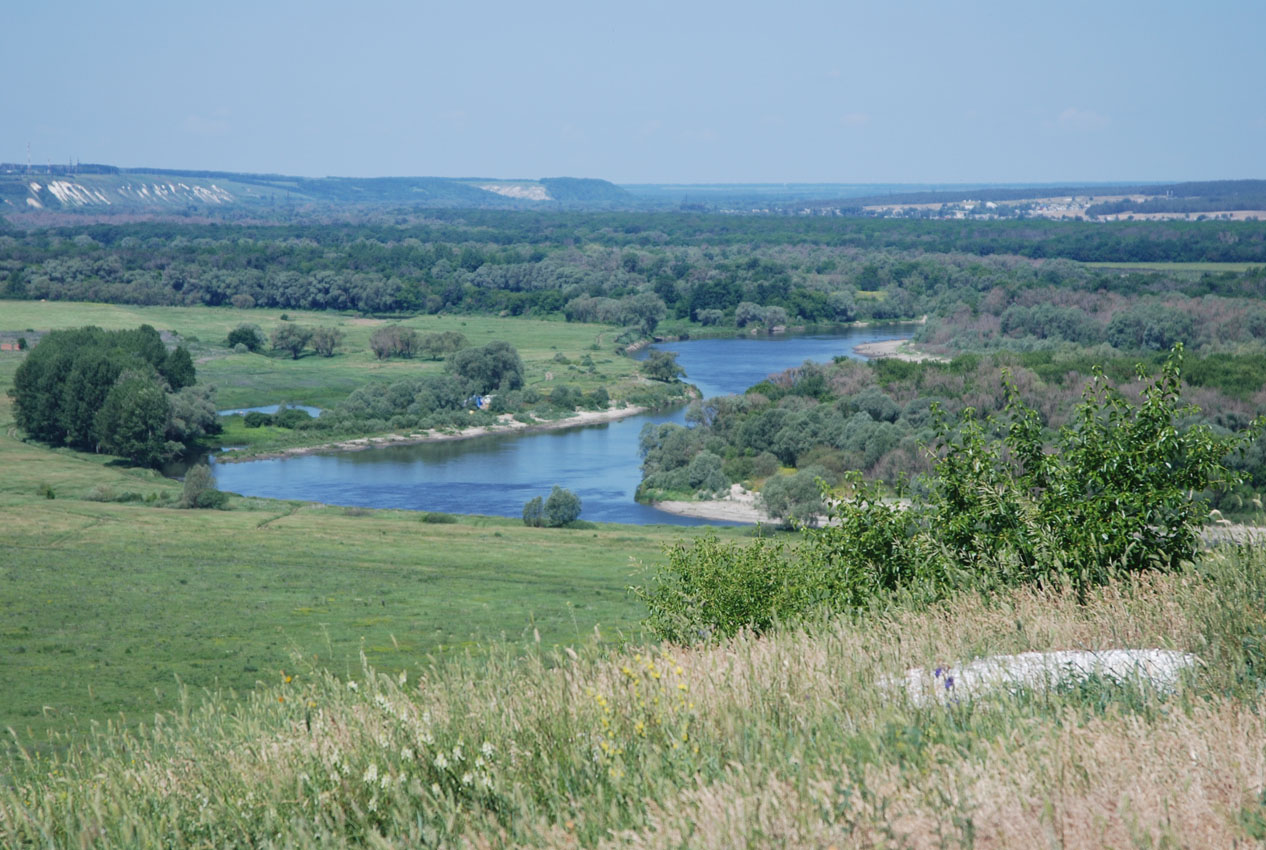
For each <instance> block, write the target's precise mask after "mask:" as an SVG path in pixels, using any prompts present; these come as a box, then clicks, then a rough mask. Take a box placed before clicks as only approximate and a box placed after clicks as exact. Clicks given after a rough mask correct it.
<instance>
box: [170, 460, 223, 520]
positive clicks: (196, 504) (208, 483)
mask: <svg viewBox="0 0 1266 850" xmlns="http://www.w3.org/2000/svg"><path fill="white" fill-rule="evenodd" d="M228 501H229V494H228V493H225V492H223V491H221V490H217V489H215V477H214V476H213V475H212V474H211V467H209V466H207V465H206V464H205V463H199V464H195V465H194V466H191V467H189V471H188V472H186V473H185V482H184V487H183V488H182V490H181V493H180V501H179V502H178V503H177V506H178V507H181V508H214V509H217V510H218V509H223V508H224V506H225V505H227V504H228Z"/></svg>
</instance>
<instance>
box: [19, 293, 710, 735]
mask: <svg viewBox="0 0 1266 850" xmlns="http://www.w3.org/2000/svg"><path fill="white" fill-rule="evenodd" d="M35 306H36V305H19V307H21V308H31V309H33V308H34V307H35ZM38 306H39V307H44V306H49V305H38ZM54 306H61V305H54ZM6 309H7V305H6ZM116 309H118V313H115V312H114V311H115V310H116ZM213 312H215V311H210V310H193V311H187V312H186V311H178V310H177V311H160V312H158V313H156V314H151V313H149V312H147V311H136V312H135V313H134V312H133V311H130V310H127V309H120V308H103V309H102V310H100V311H97V310H95V309H94V308H90V307H87V306H84V308H83V309H82V310H79V309H78V305H77V307H76V308H74V309H73V310H72V311H68V314H63V315H62V316H61V319H62V321H61V324H62V325H70V326H76V325H79V324H82V323H84V322H94V323H96V324H100V325H105V326H108V327H128V326H134V324H135V323H137V322H140V321H149V322H152V323H153V324H154V325H155V326H156V327H172V325H173V323H174V325H176V326H178V327H181V328H182V329H183V330H182V332H185V333H192V334H195V335H196V334H197V333H198V332H199V331H201V332H202V333H207V332H208V330H207V329H208V327H209V324H208V323H210V321H211V320H210V319H208V318H207V316H208V314H211V313H213ZM185 316H189V317H192V319H190V320H189V321H186V322H185V323H184V324H183V325H182V324H181V321H180V320H181V319H182V317H185ZM5 317H6V324H8V323H9V320H10V319H11V317H12V314H10V313H7V312H6V314H5ZM238 318H239V317H237V316H234V317H230V318H227V319H225V320H224V321H223V324H224V326H225V327H231V326H232V325H234V324H236V322H237V320H238ZM193 319H197V320H199V321H201V322H202V324H193ZM19 324H20V325H21V326H23V327H25V326H33V327H40V325H39V323H38V322H35V321H34V320H33V319H32V318H31V316H30V314H24V318H23V320H22V321H21V322H20V323H19ZM43 327H47V325H45V326H43ZM486 327H488V328H492V327H495V322H491V321H490V322H488V323H487V325H486ZM551 328H555V329H559V330H572V331H574V330H575V328H574V327H573V328H568V326H565V325H552V326H551ZM213 329H214V328H213ZM215 332H216V333H218V332H219V331H218V330H217V331H215ZM489 332H491V331H489ZM524 333H525V335H526V332H524ZM582 338H585V337H582V336H581V335H574V336H573V337H571V339H573V340H574V341H576V342H577V344H578V343H579V340H581V339H582ZM543 350H549V351H552V349H543ZM21 357H22V355H20V354H16V353H10V352H4V353H0V470H3V474H2V475H0V552H2V553H3V557H2V558H0V588H2V590H0V669H2V670H3V679H4V683H5V684H4V687H3V688H0V729H3V728H5V727H6V726H9V727H12V728H14V729H15V730H18V734H19V737H20V738H21V739H22V740H23V741H25V742H27V743H28V744H30V745H33V746H39V744H40V742H41V741H42V740H43V739H44V737H45V734H46V732H47V731H49V730H54V729H66V728H69V727H71V726H73V725H75V724H77V723H78V724H83V723H86V722H88V721H97V720H104V719H107V718H115V719H120V718H121V719H122V720H123V722H124V723H125V724H127V723H137V722H141V721H146V720H148V719H150V718H152V716H153V714H154V712H156V711H161V710H167V709H170V708H172V707H173V706H175V705H176V693H177V689H178V684H179V683H181V682H183V683H185V684H186V685H188V686H189V687H190V688H192V690H193V691H194V692H195V693H200V692H201V691H202V689H233V690H237V691H244V690H249V689H250V688H252V687H254V686H255V684H256V683H257V682H260V681H266V682H267V681H272V680H274V679H275V678H276V677H277V676H278V671H280V670H281V669H283V668H288V667H290V666H291V665H292V663H293V662H292V660H291V656H292V654H295V653H297V654H298V655H299V656H301V657H302V658H304V659H306V660H307V661H308V662H309V663H313V660H314V659H315V663H316V664H317V665H319V666H321V667H328V668H329V669H331V670H334V671H338V672H346V671H347V670H349V669H357V668H359V665H360V661H359V657H360V654H361V652H364V653H365V655H366V656H367V657H368V658H370V659H372V660H373V663H374V664H375V665H376V666H378V667H380V668H381V669H383V670H388V671H397V670H403V669H406V668H410V667H414V666H416V665H417V664H418V663H420V661H421V659H423V658H425V657H426V655H427V654H428V653H437V652H442V653H457V654H461V652H462V651H463V650H465V649H470V650H472V651H473V652H475V653H477V654H478V653H482V652H484V651H485V650H486V645H487V643H488V642H489V641H493V640H500V639H502V638H503V637H504V638H505V639H507V640H508V641H509V642H511V643H513V644H520V645H521V644H522V643H523V642H526V643H529V644H533V645H535V643H536V640H537V636H539V640H540V643H541V644H543V645H544V646H546V647H548V646H553V645H557V644H581V643H585V642H586V641H590V640H593V639H594V628H595V626H596V627H599V628H600V630H601V635H602V638H603V639H604V640H617V639H622V638H623V637H625V636H635V635H636V634H637V633H638V623H639V620H640V618H641V616H642V611H641V609H640V607H639V603H637V602H636V601H635V600H634V599H632V598H631V597H630V596H629V595H628V594H627V593H626V592H625V588H626V586H627V585H628V584H629V583H630V581H631V580H632V573H633V564H634V561H648V560H653V559H655V558H657V557H658V556H659V553H660V551H661V548H662V546H663V545H664V544H666V543H668V542H671V541H672V540H675V539H677V538H678V537H679V536H681V535H682V534H683V533H687V532H684V531H683V530H682V529H680V528H677V527H671V526H663V527H628V526H617V525H598V526H595V527H594V528H592V529H583V530H582V529H563V530H555V529H530V528H526V527H524V526H523V524H522V523H521V522H518V521H515V520H506V519H501V518H493V517H460V518H457V521H456V522H449V523H434V522H424V521H422V520H423V515H422V514H420V513H415V512H407V511H367V510H358V509H344V508H337V507H327V506H322V505H312V504H304V503H299V502H277V501H269V500H261V499H244V498H234V499H233V500H232V502H231V503H230V504H231V507H232V510H228V511H189V510H177V509H175V508H174V507H173V505H174V503H175V501H176V499H177V498H178V497H179V493H180V484H179V482H175V481H169V480H167V479H164V478H162V477H161V476H159V475H158V474H157V473H155V472H152V471H150V470H143V469H135V468H129V467H126V466H122V465H118V464H117V463H116V462H114V461H112V459H111V458H109V457H106V456H100V455H89V454H82V453H76V452H72V451H70V450H66V449H58V450H50V449H48V448H47V447H44V446H41V445H37V444H30V443H25V442H23V441H21V440H20V438H19V437H20V435H19V434H18V432H17V429H16V427H15V426H14V424H13V415H12V406H11V405H12V400H11V399H10V398H9V397H8V396H7V395H6V394H5V390H7V388H8V387H9V386H11V385H12V377H13V372H14V370H15V369H16V367H17V364H18V363H19V362H20V358H21ZM256 359H258V360H260V361H264V362H267V363H270V364H275V365H276V366H278V367H284V366H286V365H288V362H287V361H283V360H280V359H278V360H273V359H270V358H262V357H256ZM347 359H349V360H350V359H352V356H349V357H348V358H347ZM307 360H311V361H312V362H313V363H316V364H317V365H326V366H331V367H332V368H333V364H337V363H338V360H339V358H334V359H333V361H330V360H326V359H325V358H305V359H303V360H300V361H298V363H299V364H303V365H305V366H306V365H307V364H306V363H305V361H307ZM211 362H212V363H214V362H216V361H211ZM365 365H366V366H373V365H374V364H372V363H369V362H366V364H365ZM391 365H393V366H394V365H396V364H391ZM411 365H412V366H414V367H415V368H416V367H417V365H418V364H416V363H413V364H411ZM206 367H207V364H200V366H199V369H200V370H202V369H205V368H206ZM208 371H209V370H208ZM352 373H353V370H351V369H349V370H347V374H349V375H350V374H352ZM314 374H316V373H315V372H314ZM286 386H288V385H285V384H283V383H281V379H279V378H277V377H275V376H269V377H268V378H267V379H266V380H265V381H262V382H261V386H258V387H256V388H255V389H253V390H252V391H251V392H253V393H256V392H257V393H258V394H257V395H248V394H244V395H242V396H240V397H239V398H238V399H237V403H240V404H254V403H263V402H264V401H267V400H268V394H269V393H270V392H273V391H274V388H277V387H281V388H284V387H286ZM305 400H310V401H319V398H312V399H305ZM50 494H51V496H52V498H49V495H50ZM730 533H734V532H730Z"/></svg>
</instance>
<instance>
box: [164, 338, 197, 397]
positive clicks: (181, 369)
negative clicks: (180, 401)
mask: <svg viewBox="0 0 1266 850" xmlns="http://www.w3.org/2000/svg"><path fill="white" fill-rule="evenodd" d="M158 371H159V374H161V375H162V376H163V378H164V380H166V381H167V385H168V386H169V387H170V388H171V391H172V392H178V391H180V390H183V389H184V388H185V387H192V386H193V385H194V382H195V381H197V379H198V376H197V373H196V372H195V371H194V368H193V358H192V357H190V356H189V351H188V349H186V348H185V347H184V346H183V345H178V346H176V348H175V349H174V350H173V351H172V352H171V353H170V354H168V355H167V359H166V361H164V363H163V364H162V366H160V367H159V369H158Z"/></svg>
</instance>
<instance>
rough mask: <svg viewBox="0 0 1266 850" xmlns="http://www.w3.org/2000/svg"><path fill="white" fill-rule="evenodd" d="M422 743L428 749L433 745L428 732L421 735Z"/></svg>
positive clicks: (433, 739) (433, 742) (433, 740)
mask: <svg viewBox="0 0 1266 850" xmlns="http://www.w3.org/2000/svg"><path fill="white" fill-rule="evenodd" d="M422 743H424V744H426V745H427V746H428V747H430V746H434V745H435V738H433V737H431V733H430V732H423V733H422Z"/></svg>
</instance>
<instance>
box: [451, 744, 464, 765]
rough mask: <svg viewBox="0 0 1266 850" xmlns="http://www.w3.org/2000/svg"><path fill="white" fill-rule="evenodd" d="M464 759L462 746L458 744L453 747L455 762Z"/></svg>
mask: <svg viewBox="0 0 1266 850" xmlns="http://www.w3.org/2000/svg"><path fill="white" fill-rule="evenodd" d="M462 758H463V756H462V745H461V744H458V745H457V746H456V747H453V761H461V760H462Z"/></svg>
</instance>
